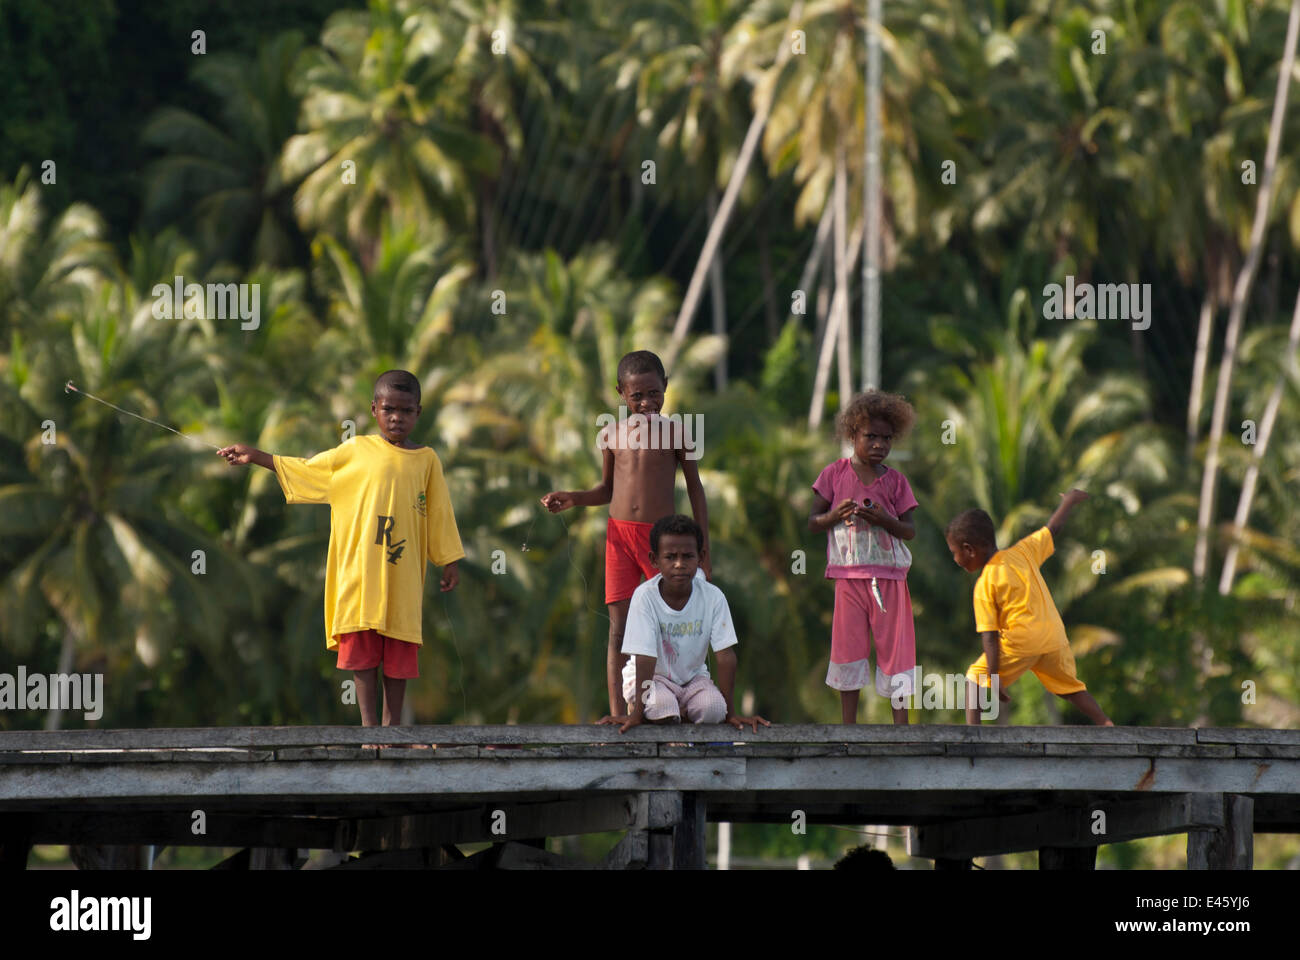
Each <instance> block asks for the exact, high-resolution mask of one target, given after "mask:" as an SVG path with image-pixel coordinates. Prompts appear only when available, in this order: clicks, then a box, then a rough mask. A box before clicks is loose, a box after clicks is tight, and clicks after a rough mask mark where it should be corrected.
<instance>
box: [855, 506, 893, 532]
mask: <svg viewBox="0 0 1300 960" xmlns="http://www.w3.org/2000/svg"><path fill="white" fill-rule="evenodd" d="M858 516H860V517H862V518H863V519H865V520H866V521H867V522H868V523H869V524H871V525H872V526H873V527H883V526H884V525H885V521H886V520H892V519H894V518H893V517H891V516H890V515H889V514H887V513H885V511H884V510H882V509H881V508H880V507H878V506H876V505H875V504H874V503H873V504H872V505H871V506H869V507H858Z"/></svg>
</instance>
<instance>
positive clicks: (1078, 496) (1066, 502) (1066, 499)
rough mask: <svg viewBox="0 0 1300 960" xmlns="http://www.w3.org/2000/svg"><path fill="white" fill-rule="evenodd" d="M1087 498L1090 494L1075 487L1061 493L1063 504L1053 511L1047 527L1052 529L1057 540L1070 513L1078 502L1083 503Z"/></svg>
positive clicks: (1053, 536)
mask: <svg viewBox="0 0 1300 960" xmlns="http://www.w3.org/2000/svg"><path fill="white" fill-rule="evenodd" d="M1087 499H1088V494H1086V493H1084V492H1083V491H1082V490H1079V489H1074V490H1071V491H1070V492H1069V493H1063V494H1061V505H1060V506H1059V507H1057V508H1056V512H1055V513H1053V514H1052V516H1051V518H1050V519H1049V520H1048V521H1047V529H1048V530H1050V531H1052V539H1053V540H1055V539H1056V537H1057V535H1058V534H1060V532H1061V528H1062V527H1064V526H1065V519H1066V517H1068V516H1069V515H1070V511H1071V510H1073V509H1074V507H1075V505H1076V504H1079V503H1082V502H1083V501H1085V500H1087Z"/></svg>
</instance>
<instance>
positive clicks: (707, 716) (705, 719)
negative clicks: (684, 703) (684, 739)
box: [695, 696, 727, 723]
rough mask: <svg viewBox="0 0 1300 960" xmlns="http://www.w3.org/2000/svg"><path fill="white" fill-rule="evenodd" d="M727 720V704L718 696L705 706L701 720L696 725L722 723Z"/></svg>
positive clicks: (701, 712)
mask: <svg viewBox="0 0 1300 960" xmlns="http://www.w3.org/2000/svg"><path fill="white" fill-rule="evenodd" d="M726 719H727V702H726V701H725V700H723V699H722V697H721V696H718V697H716V698H714V699H711V700H710V701H709V702H708V703H706V704H705V705H704V709H703V710H701V711H700V719H698V720H696V721H695V722H696V723H721V722H722V721H723V720H726Z"/></svg>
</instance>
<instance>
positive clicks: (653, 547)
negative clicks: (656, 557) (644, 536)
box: [650, 513, 704, 554]
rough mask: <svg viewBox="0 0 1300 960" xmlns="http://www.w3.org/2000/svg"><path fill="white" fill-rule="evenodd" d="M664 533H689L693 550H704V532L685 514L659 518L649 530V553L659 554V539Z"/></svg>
mask: <svg viewBox="0 0 1300 960" xmlns="http://www.w3.org/2000/svg"><path fill="white" fill-rule="evenodd" d="M665 533H689V534H691V535H693V536H694V537H695V549H696V550H703V549H704V531H703V530H701V529H700V525H699V524H698V523H696V522H695V521H694V520H692V519H691V518H690V517H688V516H686V515H685V514H681V513H675V514H673V515H672V516H671V517H660V518H659V519H658V520H656V521H655V525H654V526H653V527H651V528H650V552H651V553H654V554H658V553H659V537H660V536H662V535H663V534H665Z"/></svg>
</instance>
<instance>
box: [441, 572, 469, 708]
mask: <svg viewBox="0 0 1300 960" xmlns="http://www.w3.org/2000/svg"><path fill="white" fill-rule="evenodd" d="M447 593H450V591H446V592H444V593H443V595H442V613H443V616H445V617H446V618H447V627H448V629H450V630H451V646H452V649H453V650H455V651H456V663H457V664H459V665H460V671H459V672H458V673H457V675H456V677H457V679H458V680H459V681H460V714H461V716H462V717H466V718H468V716H469V698H468V697H466V696H465V661H464V660H462V659H461V656H460V644H459V643H458V642H457V640H456V626H455V624H453V623H452V622H451V608H450V607H448V606H447Z"/></svg>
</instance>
